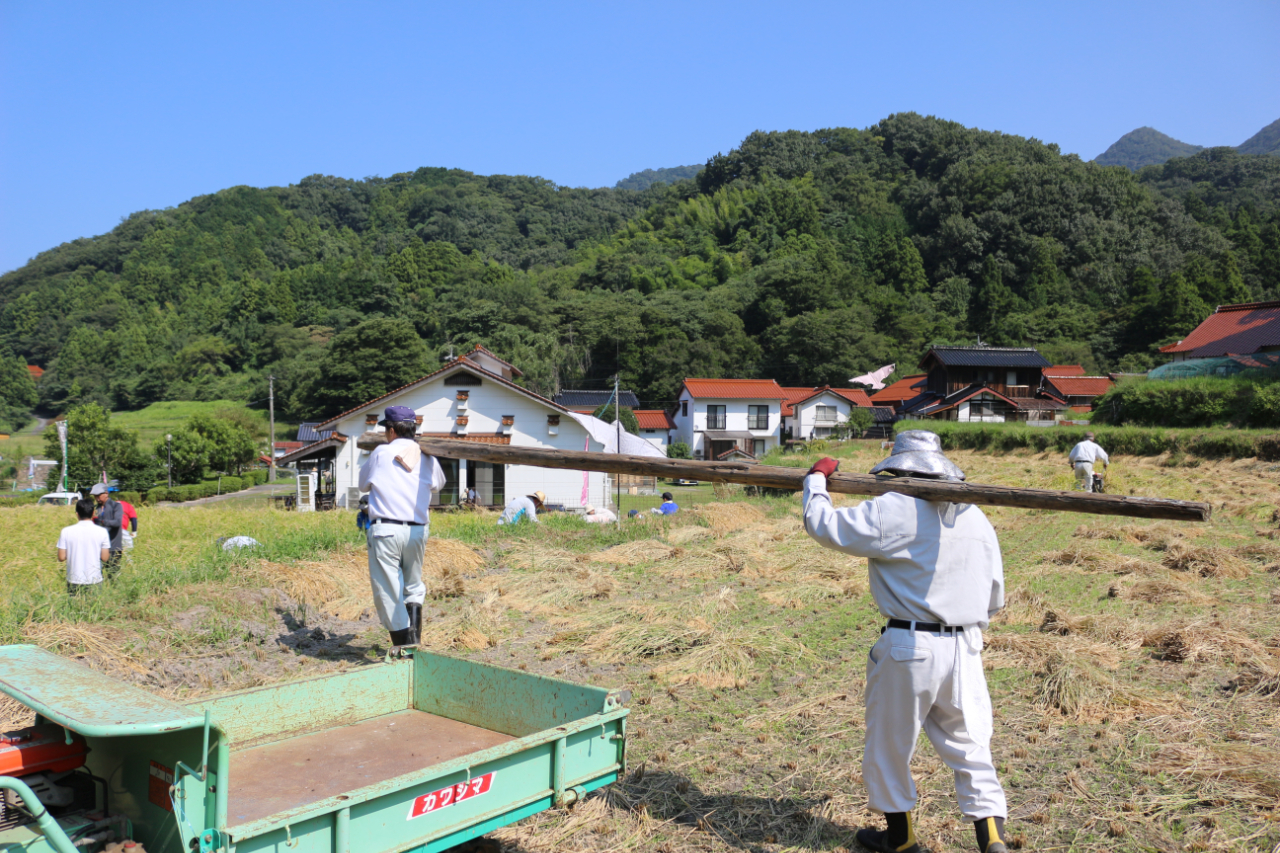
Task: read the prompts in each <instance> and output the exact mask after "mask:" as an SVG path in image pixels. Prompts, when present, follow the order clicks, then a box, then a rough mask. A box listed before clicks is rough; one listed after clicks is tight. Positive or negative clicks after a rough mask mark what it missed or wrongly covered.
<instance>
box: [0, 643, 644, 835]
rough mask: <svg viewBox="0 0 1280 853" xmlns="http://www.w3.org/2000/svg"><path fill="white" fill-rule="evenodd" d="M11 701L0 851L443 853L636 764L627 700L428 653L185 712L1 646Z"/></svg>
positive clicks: (219, 699) (2, 747)
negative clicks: (24, 717)
mask: <svg viewBox="0 0 1280 853" xmlns="http://www.w3.org/2000/svg"><path fill="white" fill-rule="evenodd" d="M0 692H3V693H5V694H8V695H9V696H11V697H13V698H14V699H16V700H17V701H19V702H21V703H22V704H23V705H26V706H27V707H28V708H30V709H31V710H33V711H34V712H35V714H36V720H35V723H36V724H35V726H33V727H30V728H27V729H24V730H21V731H19V732H10V733H8V734H7V736H6V737H5V738H3V739H0V774H2V775H0V853H18V851H22V853H97V851H98V850H101V849H104V848H105V846H106V845H107V844H112V845H113V848H112V849H113V851H114V850H115V847H114V845H116V844H118V843H119V842H120V841H123V840H126V839H127V840H132V841H133V842H136V843H139V844H141V845H143V846H144V847H145V850H146V853H215V851H222V850H225V851H226V853H232V851H234V853H259V852H260V851H261V853H402V851H413V853H433V851H437V850H446V849H448V848H450V847H453V846H456V845H459V844H462V843H464V842H466V841H468V840H470V839H472V838H475V837H477V836H480V835H483V834H484V833H486V832H490V831H492V830H494V829H497V828H498V827H501V826H505V825H507V824H509V823H512V822H514V821H517V820H520V819H521V818H524V817H528V816H529V815H533V814H536V813H538V812H541V811H543V810H545V809H548V808H551V807H553V806H559V805H569V804H572V803H573V802H575V801H577V800H580V799H581V798H582V797H584V796H585V795H586V794H587V793H588V792H589V791H591V790H593V789H595V788H599V787H601V786H603V785H607V784H609V783H610V782H613V781H614V780H615V779H617V778H618V776H619V774H621V773H622V772H624V769H625V763H626V720H627V713H628V711H627V708H626V707H625V703H626V701H627V699H628V698H629V697H628V694H627V693H626V692H625V691H610V690H605V689H601V688H596V687H588V686H584V685H579V684H573V683H570V682H567V681H561V680H558V679H554V678H546V677H543V676H539V675H532V674H530V673H526V672H519V671H515V670H508V669H503V668H501V667H496V666H490V665H486V664H482V663H476V662H473V661H468V660H462V659H458V658H453V657H448V656H445V655H437V654H431V653H428V652H424V651H415V652H414V653H413V656H412V657H411V658H408V659H404V660H399V661H396V662H392V663H384V664H378V665H372V666H366V667H361V668H357V669H354V670H349V671H346V672H342V673H338V674H334V675H328V676H323V677H319V678H310V679H305V680H300V681H293V682H287V683H283V684H278V685H272V686H268V687H260V688H255V689H252V690H244V691H239V692H235V693H227V694H223V695H219V696H213V697H209V698H205V699H201V700H199V701H195V702H191V703H188V704H185V705H182V704H178V703H176V702H172V701H169V700H167V699H163V698H161V697H158V696H155V695H153V694H151V693H148V692H146V691H144V690H142V689H140V688H138V687H134V686H132V685H129V684H125V683H123V682H120V681H117V680H115V679H113V678H111V677H109V676H107V675H104V674H102V673H99V672H96V671H94V670H91V669H89V668H87V667H85V666H82V665H80V664H78V663H75V662H72V661H69V660H66V659H64V658H61V657H58V656H57V655H54V654H52V653H50V652H47V651H45V650H43V649H39V648H37V647H34V646H25V645H17V646H3V647H0ZM133 849H136V848H130V847H126V848H125V850H126V851H128V850H133Z"/></svg>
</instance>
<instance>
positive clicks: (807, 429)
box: [788, 393, 853, 439]
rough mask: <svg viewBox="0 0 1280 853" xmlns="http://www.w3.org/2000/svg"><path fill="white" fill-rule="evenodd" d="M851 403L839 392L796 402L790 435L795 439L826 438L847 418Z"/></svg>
mask: <svg viewBox="0 0 1280 853" xmlns="http://www.w3.org/2000/svg"><path fill="white" fill-rule="evenodd" d="M851 408H853V403H852V402H851V401H849V400H847V399H845V398H844V397H841V396H840V395H839V394H831V393H826V394H822V395H820V396H817V397H814V398H812V399H809V400H805V401H804V402H801V403H796V404H795V406H794V407H793V410H794V412H795V414H794V415H793V416H792V417H791V418H788V420H790V421H791V435H792V437H793V438H796V439H809V438H826V437H827V436H828V435H830V434H831V429H832V428H833V427H835V426H836V425H837V424H842V423H846V422H847V421H848V420H849V410H850V409H851Z"/></svg>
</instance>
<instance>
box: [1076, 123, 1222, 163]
mask: <svg viewBox="0 0 1280 853" xmlns="http://www.w3.org/2000/svg"><path fill="white" fill-rule="evenodd" d="M1201 150H1203V146H1200V145H1192V144H1190V143H1188V142H1182V141H1181V140H1177V139H1174V138H1173V137H1172V136H1169V135H1167V134H1164V133H1161V132H1160V131H1158V130H1156V129H1155V128H1154V127H1140V128H1138V129H1137V130H1131V131H1129V132H1128V133H1126V134H1125V135H1124V136H1122V137H1120V138H1119V139H1117V140H1116V141H1115V142H1113V143H1112V144H1111V147H1110V148H1108V149H1107V150H1106V151H1103V152H1102V153H1101V154H1099V155H1098V156H1097V157H1095V158H1094V161H1093V162H1095V163H1098V164H1099V165H1102V166H1124V167H1125V168H1127V169H1128V170H1129V171H1131V172H1136V171H1138V170H1139V169H1141V168H1142V167H1143V166H1152V165H1159V164H1160V163H1163V162H1165V161H1166V160H1171V159H1173V158H1174V157H1190V156H1191V155H1192V154H1194V153H1196V152H1197V151H1201Z"/></svg>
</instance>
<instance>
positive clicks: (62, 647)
mask: <svg viewBox="0 0 1280 853" xmlns="http://www.w3.org/2000/svg"><path fill="white" fill-rule="evenodd" d="M22 638H23V639H24V640H26V641H28V642H30V643H34V644H35V645H37V646H40V647H41V648H43V649H48V650H49V651H51V652H56V653H58V654H60V655H63V656H65V657H75V658H80V659H82V660H84V661H85V662H86V663H88V664H90V665H91V666H93V667H94V668H95V669H105V670H107V671H114V672H117V673H122V672H131V673H137V674H139V675H149V674H150V672H151V670H149V669H147V668H146V667H145V666H143V665H142V664H141V663H139V662H138V661H137V660H135V659H134V658H133V656H132V655H131V654H130V651H131V649H133V648H135V647H136V646H137V645H138V637H137V635H135V634H133V633H130V632H129V631H125V630H123V629H121V628H112V627H109V626H106V625H81V624H75V623H71V622H28V623H27V624H26V625H24V626H23V628H22Z"/></svg>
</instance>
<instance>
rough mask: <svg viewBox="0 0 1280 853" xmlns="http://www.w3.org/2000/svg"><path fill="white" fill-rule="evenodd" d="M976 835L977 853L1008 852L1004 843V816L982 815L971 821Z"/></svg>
mask: <svg viewBox="0 0 1280 853" xmlns="http://www.w3.org/2000/svg"><path fill="white" fill-rule="evenodd" d="M973 831H974V832H975V833H976V834H977V836H978V853H1009V848H1008V847H1006V846H1005V843H1004V818H1002V817H983V818H978V819H977V820H975V821H974V822H973Z"/></svg>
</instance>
